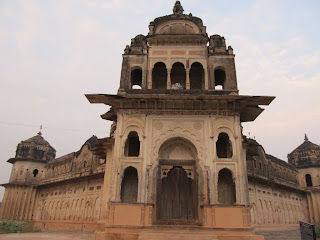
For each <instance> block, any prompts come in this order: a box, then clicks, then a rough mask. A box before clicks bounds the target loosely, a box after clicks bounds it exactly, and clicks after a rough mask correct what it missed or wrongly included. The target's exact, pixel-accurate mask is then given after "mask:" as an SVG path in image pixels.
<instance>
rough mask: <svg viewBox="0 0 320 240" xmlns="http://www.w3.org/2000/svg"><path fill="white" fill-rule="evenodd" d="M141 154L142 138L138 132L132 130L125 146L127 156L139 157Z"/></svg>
mask: <svg viewBox="0 0 320 240" xmlns="http://www.w3.org/2000/svg"><path fill="white" fill-rule="evenodd" d="M139 154H140V139H139V136H138V134H137V132H134V131H133V132H130V133H129V135H128V138H127V140H126V143H125V146H124V155H125V156H126V157H138V156H139Z"/></svg>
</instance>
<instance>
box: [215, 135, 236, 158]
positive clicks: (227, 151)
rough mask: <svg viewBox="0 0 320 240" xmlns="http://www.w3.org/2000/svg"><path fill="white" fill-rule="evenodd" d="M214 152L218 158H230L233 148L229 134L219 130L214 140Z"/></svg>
mask: <svg viewBox="0 0 320 240" xmlns="http://www.w3.org/2000/svg"><path fill="white" fill-rule="evenodd" d="M216 153H217V157H218V158H232V156H233V149H232V143H231V141H230V138H229V135H228V134H227V133H225V132H221V133H220V134H219V135H218V138H217V141H216Z"/></svg>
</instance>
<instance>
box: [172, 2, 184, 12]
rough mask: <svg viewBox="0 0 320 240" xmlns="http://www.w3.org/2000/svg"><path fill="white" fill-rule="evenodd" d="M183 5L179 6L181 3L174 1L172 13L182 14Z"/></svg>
mask: <svg viewBox="0 0 320 240" xmlns="http://www.w3.org/2000/svg"><path fill="white" fill-rule="evenodd" d="M183 11H184V10H183V7H182V6H181V3H180V1H176V3H175V4H174V7H173V14H174V15H181V14H183Z"/></svg>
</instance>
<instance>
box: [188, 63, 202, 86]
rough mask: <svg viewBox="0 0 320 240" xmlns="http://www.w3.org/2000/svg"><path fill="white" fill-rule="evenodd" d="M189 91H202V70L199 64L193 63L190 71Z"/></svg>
mask: <svg viewBox="0 0 320 240" xmlns="http://www.w3.org/2000/svg"><path fill="white" fill-rule="evenodd" d="M189 76H190V89H204V70H203V66H202V64H201V63H198V62H195V63H193V64H192V65H191V69H190V73H189Z"/></svg>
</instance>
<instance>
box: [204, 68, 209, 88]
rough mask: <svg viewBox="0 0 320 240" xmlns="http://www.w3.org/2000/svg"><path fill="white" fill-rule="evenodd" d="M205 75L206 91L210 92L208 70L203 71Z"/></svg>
mask: <svg viewBox="0 0 320 240" xmlns="http://www.w3.org/2000/svg"><path fill="white" fill-rule="evenodd" d="M203 73H204V89H205V90H208V89H209V78H208V70H207V69H203Z"/></svg>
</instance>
